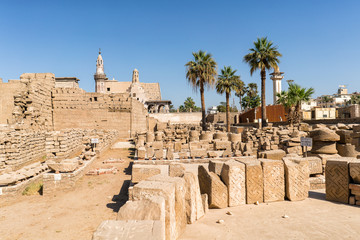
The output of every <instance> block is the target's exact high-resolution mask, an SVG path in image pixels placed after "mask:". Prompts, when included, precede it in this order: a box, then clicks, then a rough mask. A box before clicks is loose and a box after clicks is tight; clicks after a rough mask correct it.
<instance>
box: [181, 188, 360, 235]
mask: <svg viewBox="0 0 360 240" xmlns="http://www.w3.org/2000/svg"><path fill="white" fill-rule="evenodd" d="M229 210H230V211H231V212H232V213H233V215H231V216H229V215H226V212H227V211H229ZM284 215H287V216H289V218H282V216H284ZM219 219H223V220H224V224H217V223H216V221H217V220H219ZM359 222H360V208H359V207H354V206H350V205H347V204H334V203H332V202H330V201H326V200H325V193H324V191H313V192H310V194H309V198H307V199H305V200H304V201H297V202H291V201H281V202H274V203H269V204H260V205H258V206H254V205H243V206H238V207H233V208H231V209H219V210H210V211H209V212H208V213H207V214H206V216H205V217H204V218H203V219H201V221H199V222H197V223H196V224H193V225H188V226H187V228H186V231H185V233H184V234H183V235H182V236H181V237H180V240H203V239H209V240H210V239H211V240H215V239H226V240H238V239H267V240H288V239H328V240H337V239H358V236H359V235H360V229H359Z"/></svg>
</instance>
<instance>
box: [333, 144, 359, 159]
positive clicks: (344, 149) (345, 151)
mask: <svg viewBox="0 0 360 240" xmlns="http://www.w3.org/2000/svg"><path fill="white" fill-rule="evenodd" d="M336 149H337V151H338V154H339V155H340V156H342V157H356V156H357V155H358V154H359V152H357V151H356V150H355V145H352V144H350V143H346V144H341V143H337V144H336Z"/></svg>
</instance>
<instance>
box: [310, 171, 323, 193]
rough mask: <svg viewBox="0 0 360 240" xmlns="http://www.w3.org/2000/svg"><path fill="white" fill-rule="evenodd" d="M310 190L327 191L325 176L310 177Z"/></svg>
mask: <svg viewBox="0 0 360 240" xmlns="http://www.w3.org/2000/svg"><path fill="white" fill-rule="evenodd" d="M309 182H310V190H317V189H325V176H324V175H320V176H317V177H310V178H309Z"/></svg>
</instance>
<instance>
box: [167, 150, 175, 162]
mask: <svg viewBox="0 0 360 240" xmlns="http://www.w3.org/2000/svg"><path fill="white" fill-rule="evenodd" d="M166 159H167V160H174V151H173V150H172V149H170V148H168V149H167V150H166Z"/></svg>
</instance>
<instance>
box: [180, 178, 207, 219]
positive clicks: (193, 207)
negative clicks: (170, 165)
mask: <svg viewBox="0 0 360 240" xmlns="http://www.w3.org/2000/svg"><path fill="white" fill-rule="evenodd" d="M184 180H185V187H186V194H185V209H186V217H187V223H188V224H192V223H194V222H195V221H196V220H198V219H200V218H201V217H203V216H204V214H205V213H204V210H203V205H202V198H201V192H200V186H199V180H198V178H197V175H195V174H194V173H191V172H185V174H184Z"/></svg>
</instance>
